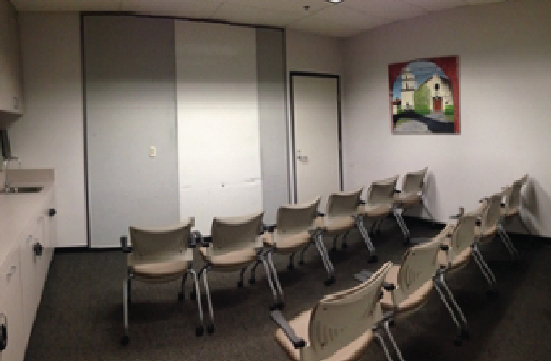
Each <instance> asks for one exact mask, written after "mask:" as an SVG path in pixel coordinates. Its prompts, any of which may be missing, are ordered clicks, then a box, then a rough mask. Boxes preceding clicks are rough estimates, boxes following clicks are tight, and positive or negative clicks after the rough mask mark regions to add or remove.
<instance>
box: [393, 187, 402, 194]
mask: <svg viewBox="0 0 551 361" xmlns="http://www.w3.org/2000/svg"><path fill="white" fill-rule="evenodd" d="M397 193H402V191H401V190H400V189H396V188H394V194H397Z"/></svg>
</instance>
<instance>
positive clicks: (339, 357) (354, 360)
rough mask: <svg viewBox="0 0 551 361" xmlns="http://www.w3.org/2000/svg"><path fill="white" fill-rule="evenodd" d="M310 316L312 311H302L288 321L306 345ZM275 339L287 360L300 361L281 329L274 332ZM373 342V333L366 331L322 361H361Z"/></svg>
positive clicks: (297, 350) (295, 350) (298, 352)
mask: <svg viewBox="0 0 551 361" xmlns="http://www.w3.org/2000/svg"><path fill="white" fill-rule="evenodd" d="M311 314H312V310H308V311H304V312H302V313H301V314H299V315H298V316H297V317H295V318H293V319H292V320H291V321H289V325H290V326H291V328H292V329H293V330H294V331H295V333H296V335H297V336H298V337H300V338H302V339H303V340H304V341H306V345H309V344H310V340H309V339H308V325H309V323H310V316H311ZM275 339H276V341H277V342H278V343H279V344H280V345H281V346H282V347H283V349H284V350H285V351H286V352H287V355H288V356H289V358H291V359H292V360H295V361H300V349H296V348H295V347H294V346H293V344H292V343H291V341H289V339H288V338H287V336H285V332H283V330H282V329H278V330H277V331H276V333H275ZM373 340H374V338H373V332H372V331H371V329H368V330H366V332H365V333H364V334H362V335H361V336H360V337H358V338H357V339H356V340H355V341H353V342H351V343H350V344H348V346H346V347H344V348H342V349H340V350H339V351H337V352H336V353H335V354H333V356H331V357H329V358H325V359H323V361H360V360H362V358H363V356H364V353H365V351H366V349H367V348H368V347H369V345H370V343H371V341H373Z"/></svg>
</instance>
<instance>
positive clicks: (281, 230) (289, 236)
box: [251, 197, 335, 309]
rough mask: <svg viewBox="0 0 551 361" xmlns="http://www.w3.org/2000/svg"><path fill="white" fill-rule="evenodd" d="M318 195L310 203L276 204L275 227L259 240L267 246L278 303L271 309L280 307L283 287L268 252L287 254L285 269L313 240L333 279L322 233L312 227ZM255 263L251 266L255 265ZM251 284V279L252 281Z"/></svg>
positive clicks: (314, 226) (281, 305)
mask: <svg viewBox="0 0 551 361" xmlns="http://www.w3.org/2000/svg"><path fill="white" fill-rule="evenodd" d="M320 199H321V197H318V198H316V199H315V200H314V201H313V202H311V203H306V204H289V205H284V206H281V207H279V209H278V210H277V219H276V227H275V229H274V231H273V232H271V233H268V232H266V233H264V237H263V241H264V245H265V246H266V247H267V251H266V252H265V256H266V258H267V261H268V265H269V266H270V271H271V274H272V277H273V280H274V283H275V285H276V288H277V290H278V292H279V296H280V299H279V302H278V303H276V304H274V306H273V307H272V308H273V309H276V308H279V309H282V308H283V307H284V303H283V290H282V288H281V284H280V283H279V279H278V276H277V271H276V269H275V266H274V263H273V260H272V253H277V254H281V255H289V266H288V267H287V268H288V269H293V268H294V263H293V259H294V255H295V253H296V252H298V251H300V250H302V249H304V248H306V247H308V246H309V245H310V244H312V243H314V244H315V246H316V248H317V249H318V252H319V253H320V255H321V258H322V260H323V263H324V265H325V268H326V269H327V272H328V273H329V279H333V280H334V278H335V276H334V274H333V268H332V266H331V267H328V266H327V262H329V263H330V262H331V261H329V260H328V258H327V255H326V253H325V252H324V249H323V244H321V243H322V242H323V234H322V231H321V229H319V228H316V225H315V221H316V217H317V215H318V207H319V203H320ZM258 262H259V261H257V263H256V264H255V267H256V266H257V265H258ZM255 267H253V271H251V280H254V268H255ZM253 283H254V282H253Z"/></svg>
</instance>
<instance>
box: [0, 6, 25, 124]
mask: <svg viewBox="0 0 551 361" xmlns="http://www.w3.org/2000/svg"><path fill="white" fill-rule="evenodd" d="M21 84H22V77H21V51H20V45H19V26H18V22H17V12H16V11H15V9H14V7H13V5H12V4H11V3H10V1H9V0H0V111H5V112H9V113H15V114H22V113H23V99H22V95H23V92H22V85H21Z"/></svg>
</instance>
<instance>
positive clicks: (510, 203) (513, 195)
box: [500, 174, 532, 239]
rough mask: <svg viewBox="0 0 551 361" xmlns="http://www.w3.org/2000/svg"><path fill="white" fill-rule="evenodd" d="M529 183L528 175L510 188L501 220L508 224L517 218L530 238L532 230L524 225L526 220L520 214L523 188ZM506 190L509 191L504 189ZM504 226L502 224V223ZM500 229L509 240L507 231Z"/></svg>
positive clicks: (502, 209) (503, 206) (502, 207)
mask: <svg viewBox="0 0 551 361" xmlns="http://www.w3.org/2000/svg"><path fill="white" fill-rule="evenodd" d="M527 181H528V174H526V175H525V176H524V177H522V178H521V179H518V180H516V181H514V182H513V185H512V186H511V187H510V189H509V192H508V194H505V197H504V198H505V199H504V200H505V201H504V202H503V204H502V205H501V219H502V220H503V221H504V222H507V221H508V220H512V219H513V218H515V217H517V218H518V220H519V221H520V224H521V225H522V227H523V228H524V230H525V231H526V233H527V234H528V235H529V236H532V232H531V231H530V229H529V228H528V227H527V226H526V223H524V220H523V219H522V215H521V213H520V207H521V203H522V202H521V200H522V187H524V185H525V184H526V183H527ZM504 189H507V187H506V188H504ZM500 224H502V223H500ZM500 229H502V233H503V236H505V237H507V239H509V236H508V235H507V233H506V232H505V229H504V228H503V226H500Z"/></svg>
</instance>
